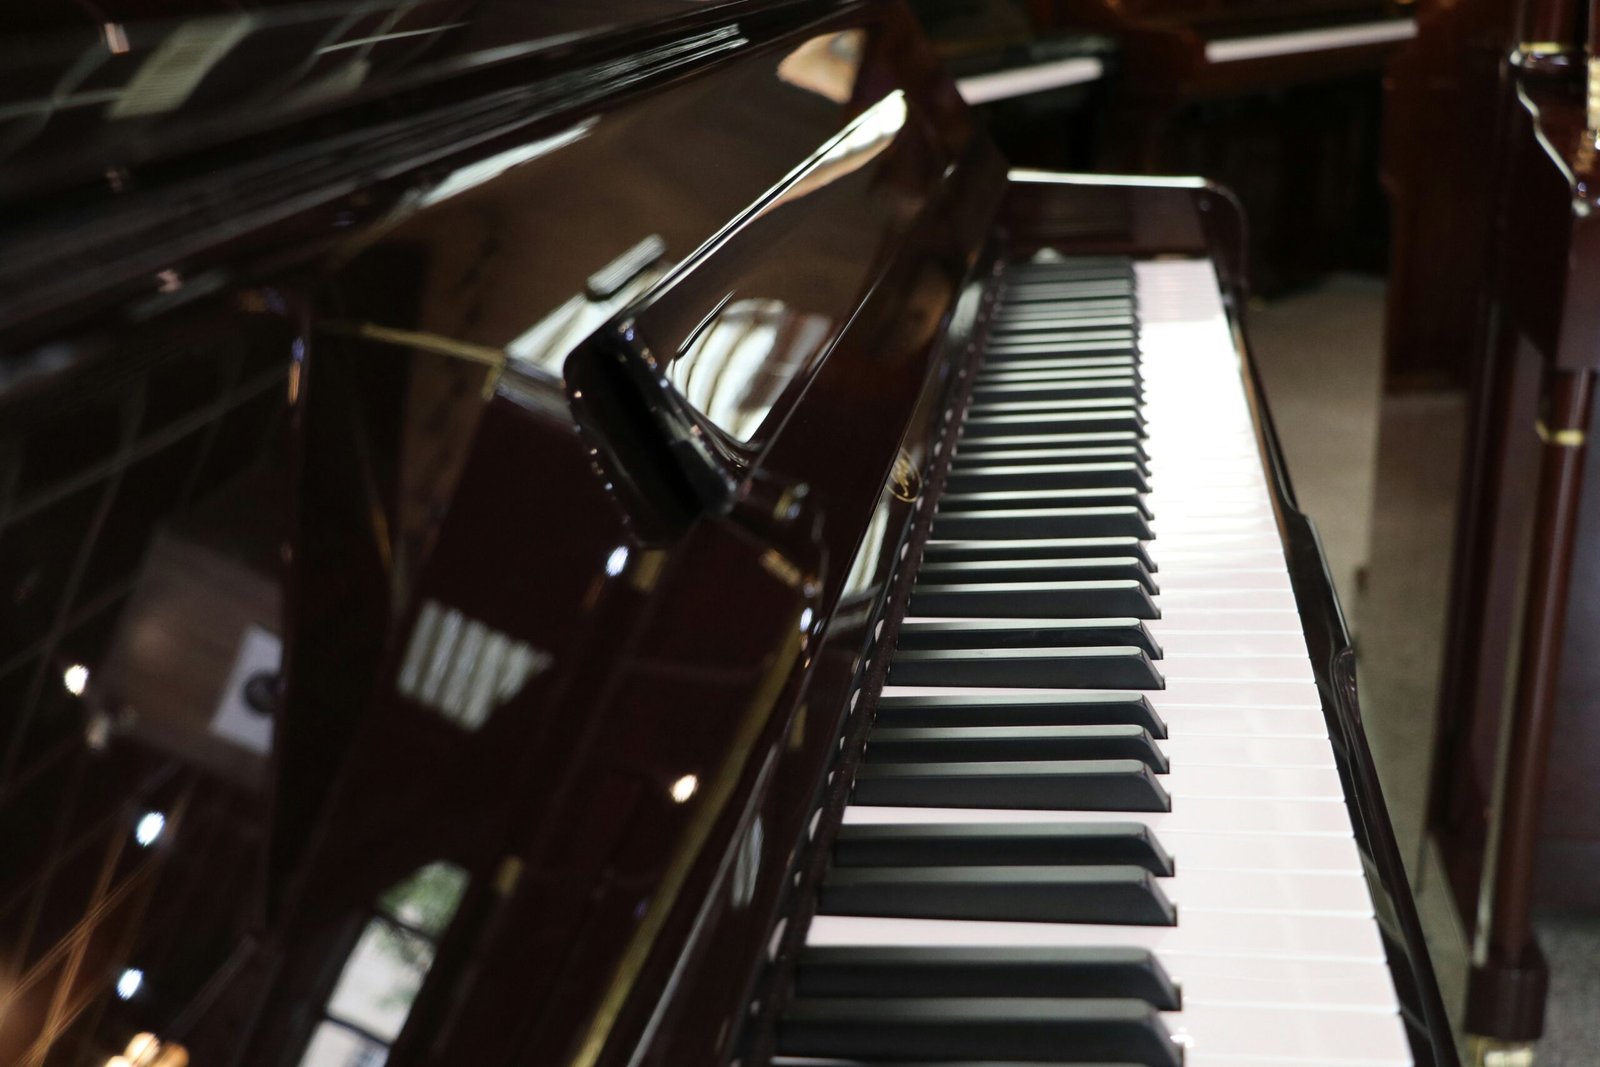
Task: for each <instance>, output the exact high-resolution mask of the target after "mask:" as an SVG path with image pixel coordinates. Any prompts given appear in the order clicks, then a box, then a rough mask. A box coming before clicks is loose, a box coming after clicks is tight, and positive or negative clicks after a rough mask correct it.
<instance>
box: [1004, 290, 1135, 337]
mask: <svg viewBox="0 0 1600 1067" xmlns="http://www.w3.org/2000/svg"><path fill="white" fill-rule="evenodd" d="M1137 314H1138V311H1137V309H1136V308H1135V307H1134V306H1133V301H1131V300H1124V299H1122V298H1121V297H1115V296H1104V297H1095V298H1094V299H1090V300H1074V301H1072V302H1071V303H1068V302H1066V301H1063V302H1061V303H1059V304H1056V305H1054V306H1051V305H1049V304H1017V305H1015V306H1013V307H1001V308H999V309H998V310H997V311H996V312H995V314H994V315H993V316H991V317H990V319H989V323H988V327H989V330H990V331H991V332H994V331H1003V330H1026V329H1028V328H1029V327H1038V328H1042V329H1052V330H1053V329H1055V328H1057V327H1058V326H1061V325H1066V326H1070V325H1072V324H1073V323H1075V322H1080V321H1082V320H1083V319H1087V318H1098V317H1100V316H1102V315H1126V316H1127V317H1128V318H1129V319H1130V320H1133V321H1135V322H1137Z"/></svg>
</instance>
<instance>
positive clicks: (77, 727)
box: [0, 2, 1359, 1067]
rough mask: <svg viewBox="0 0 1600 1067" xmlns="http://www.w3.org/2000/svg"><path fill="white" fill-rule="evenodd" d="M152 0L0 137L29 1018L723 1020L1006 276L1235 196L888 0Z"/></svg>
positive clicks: (246, 1052) (67, 33) (589, 1028)
mask: <svg viewBox="0 0 1600 1067" xmlns="http://www.w3.org/2000/svg"><path fill="white" fill-rule="evenodd" d="M127 6H128V7H129V10H128V11H127V12H121V11H118V12H111V11H110V10H109V9H108V12H107V19H108V21H106V22H104V23H97V24H92V25H83V24H80V25H76V26H71V25H65V24H63V25H55V24H51V25H47V26H43V27H41V28H38V29H37V31H36V37H35V38H30V39H37V40H38V41H40V42H43V43H41V44H40V45H39V48H38V53H37V55H38V64H37V72H39V76H38V78H36V79H35V81H37V82H38V85H39V86H41V87H36V88H35V89H30V90H29V93H27V94H23V97H25V98H26V99H27V100H32V101H35V102H37V101H39V100H55V101H56V103H57V104H59V103H60V100H59V99H58V97H60V91H59V87H60V86H62V85H66V86H68V88H69V89H71V92H77V89H72V88H71V86H72V85H74V84H76V83H74V82H73V81H72V79H71V78H70V77H68V75H69V74H70V72H71V71H73V70H77V69H78V68H77V67H75V66H74V64H75V63H77V62H78V61H79V60H80V59H81V58H82V57H83V56H84V55H89V54H92V55H93V58H94V59H95V62H94V63H92V64H91V63H89V61H88V60H82V64H81V65H82V66H83V67H84V68H91V67H92V69H93V71H98V72H100V74H102V75H103V76H104V79H105V80H104V83H103V84H102V83H95V84H96V85H98V86H99V88H100V89H101V90H103V91H104V94H105V95H104V96H103V97H100V98H96V99H95V100H92V101H91V100H85V101H81V102H78V103H75V104H74V105H73V106H72V107H68V108H66V109H64V110H61V111H60V113H59V114H58V113H57V111H56V110H52V109H46V110H45V111H41V110H40V108H38V107H33V109H32V110H31V111H28V112H27V113H26V115H24V114H23V112H22V111H18V112H17V113H16V114H15V115H13V116H12V118H11V119H8V121H11V120H12V119H14V120H15V121H17V122H18V123H21V125H17V126H14V127H10V129H12V130H13V131H15V132H17V134H18V136H17V138H16V139H15V140H14V141H13V142H12V144H11V154H10V155H9V156H7V157H6V158H5V160H4V161H3V162H0V191H3V192H4V195H6V197H7V199H6V201H5V205H6V208H7V212H6V215H5V218H4V220H3V223H0V224H3V226H4V228H5V230H4V233H0V240H3V244H4V249H5V251H4V252H3V253H0V276H3V277H4V278H5V289H6V294H7V295H6V298H5V300H4V302H3V304H0V331H3V332H0V590H3V592H4V601H3V603H4V610H3V611H0V701H3V702H4V703H3V704H0V725H3V727H4V734H3V736H0V742H3V744H4V745H5V749H4V763H3V764H0V964H3V972H0V973H3V976H4V977H3V981H0V998H4V999H3V1004H4V1009H3V1010H4V1018H5V1020H6V1021H5V1024H4V1026H0V1059H4V1060H5V1061H6V1062H17V1063H23V1064H30V1065H45V1064H51V1065H54V1064H58V1063H59V1064H79V1063H84V1064H90V1063H92V1064H101V1063H105V1062H106V1061H107V1060H108V1059H109V1058H110V1057H112V1056H114V1055H119V1054H123V1053H124V1052H126V1054H127V1056H128V1057H129V1058H135V1057H138V1056H141V1055H143V1056H144V1057H145V1060H144V1061H139V1062H145V1061H148V1062H159V1063H163V1064H167V1065H168V1067H174V1065H176V1064H177V1063H180V1062H183V1060H182V1056H184V1055H186V1056H187V1057H188V1061H189V1062H192V1063H195V1064H197V1065H199V1064H214V1063H215V1064H224V1063H226V1064H273V1065H296V1064H306V1065H310V1067H322V1065H331V1064H344V1063H347V1062H383V1061H385V1060H386V1061H387V1062H388V1063H391V1064H401V1063H406V1064H441V1065H444V1064H451V1065H453V1064H462V1063H474V1064H477V1063H484V1064H491V1063H525V1064H544V1063H577V1064H588V1063H622V1062H654V1063H701V1062H717V1061H718V1060H719V1059H725V1058H727V1057H729V1056H730V1055H732V1054H733V1053H734V1052H735V1051H736V1050H737V1048H738V1047H739V1044H738V1043H739V1042H740V1041H741V1033H740V1029H741V1020H743V1019H744V1018H746V1017H747V1016H748V1013H749V1007H750V998H751V993H752V990H753V989H756V988H758V986H757V981H758V977H759V972H760V970H761V967H762V964H763V962H764V949H765V947H766V946H767V944H768V942H769V939H770V937H771V935H772V932H773V928H774V924H775V923H776V922H777V921H778V920H779V918H780V917H781V916H782V915H783V914H784V913H785V909H786V907H787V906H788V905H789V903H790V902H789V901H787V900H786V899H785V892H786V888H787V886H788V885H790V884H791V883H790V875H791V872H792V871H793V870H795V868H796V865H797V864H798V863H799V862H800V860H801V859H802V858H803V857H802V850H803V845H804V841H805V829H806V826H807V824H808V822H809V820H810V819H811V816H812V813H813V811H814V810H815V805H816V802H817V799H818V795H819V790H820V789H821V788H822V786H823V784H824V781H825V776H826V774H827V771H828V769H829V767H830V765H831V761H832V760H833V758H834V756H835V753H836V750H837V740H838V737H839V732H840V727H841V722H842V720H843V719H844V717H845V716H846V715H847V714H848V713H849V711H850V710H851V708H852V707H853V705H854V703H855V701H854V698H853V695H852V694H853V693H854V692H855V690H856V688H857V686H858V685H859V684H860V681H861V679H862V677H863V672H864V671H866V670H868V669H869V668H870V666H871V663H872V656H873V654H874V651H875V647H874V640H875V638H876V631H877V624H878V623H879V622H880V621H881V619H882V618H883V612H884V610H885V608H884V592H885V590H886V588H887V586H888V585H889V583H890V581H891V578H893V577H894V576H895V571H896V563H897V561H898V559H899V557H900V554H901V550H902V545H903V543H904V540H905V538H906V536H907V533H908V530H909V529H910V528H911V525H912V522H913V519H914V518H915V516H916V513H917V511H918V509H919V507H920V508H925V507H926V501H927V495H926V493H925V492H924V486H923V482H922V478H923V475H924V474H925V472H926V471H927V470H928V469H929V465H930V461H931V456H932V454H933V449H934V446H935V444H936V442H937V441H938V440H939V439H940V438H941V435H942V434H943V432H944V423H945V421H946V420H947V419H948V417H949V416H948V414H947V413H948V411H949V410H950V408H949V405H950V401H951V399H952V397H953V395H954V393H953V390H954V389H955V386H956V382H957V380H958V375H959V373H960V368H961V367H962V366H963V365H964V361H965V360H966V358H967V353H968V345H969V342H970V341H971V340H972V339H973V337H974V334H975V331H977V330H979V329H980V328H981V323H982V321H983V317H984V313H985V308H986V306H987V301H988V300H989V298H990V295H991V293H990V290H991V282H992V271H993V267H994V264H995V263H996V262H997V260H998V259H999V257H1000V256H1001V254H1002V253H1004V254H1007V255H1021V254H1030V253H1031V252H1032V251H1034V250H1037V249H1038V248H1041V247H1046V246H1049V247H1053V248H1061V249H1067V250H1081V251H1089V252H1117V253H1134V252H1137V253H1139V254H1141V255H1146V256H1153V255H1160V254H1166V253H1180V254H1187V255H1194V254H1199V253H1204V252H1206V251H1208V250H1209V251H1210V254H1211V255H1213V256H1214V257H1216V258H1217V259H1218V261H1219V264H1220V267H1221V270H1222V274H1223V278H1224V281H1225V284H1226V286H1227V294H1228V296H1229V299H1230V301H1231V302H1232V303H1233V304H1234V305H1235V306H1238V304H1239V301H1240V299H1241V297H1242V292H1243V263H1242V251H1241V248H1242V246H1241V244H1240V241H1239V230H1238V225H1237V218H1236V217H1235V214H1234V208H1233V206H1232V203H1231V201H1230V200H1229V199H1228V198H1227V197H1226V196H1225V195H1224V194H1221V193H1220V192H1218V191H1216V190H1213V189H1210V188H1208V187H1206V186H1205V185H1204V184H1203V183H1199V182H1185V181H1173V182H1160V181H1153V182H1145V183H1138V182H1134V183H1109V184H1108V183H1104V182H1095V181H1092V180H1087V179H1079V180H1064V181H1056V180H1050V179H1047V178H1043V177H1040V176H1028V175H1011V176H1009V177H1008V175H1007V173H1006V171H1005V168H1004V163H1003V161H1002V160H1001V159H1000V158H999V157H998V155H997V154H996V153H995V152H994V151H993V149H992V148H991V147H990V146H989V144H988V142H987V140H986V138H985V137H984V136H983V134H982V133H981V131H980V130H979V129H978V127H977V126H976V124H975V123H974V121H973V119H972V117H971V115H970V113H969V112H968V111H967V110H966V109H965V107H964V106H963V105H962V103H961V101H960V98H959V96H958V95H957V93H956V90H955V87H954V84H953V83H952V82H951V81H950V80H949V79H948V78H947V77H946V76H945V75H944V73H943V72H942V70H941V69H940V68H939V67H938V65H937V64H936V63H935V62H934V61H933V59H932V58H931V55H930V53H929V51H928V49H927V47H926V45H925V44H924V42H922V41H921V39H920V38H919V37H918V35H917V33H916V31H915V28H914V25H913V23H912V22H911V20H910V18H909V15H908V14H907V13H906V12H905V11H904V10H903V9H902V8H901V7H900V6H898V5H891V4H852V3H820V2H819V3H787V4H772V5H755V4H743V3H728V4H713V5H683V4H676V3H667V2H660V3H638V4H607V5H604V6H603V7H590V6H587V5H541V6H540V7H539V8H538V9H533V8H527V7H526V6H525V5H520V4H509V3H506V4H502V3H488V4H482V5H476V6H471V5H462V4H448V3H442V2H440V3H433V4H420V5H410V6H407V7H405V8H404V9H403V10H402V9H400V8H393V9H391V8H385V7H379V6H364V7H360V8H356V7H350V8H348V9H346V8H343V7H340V8H338V9H337V10H336V11H333V10H332V9H331V8H330V11H331V13H316V14H315V15H314V16H312V15H307V14H306V11H307V10H309V9H301V8H290V7H281V8H280V7H276V6H263V7H262V8H261V9H259V10H253V11H252V12H251V13H250V14H248V16H238V17H235V13H233V12H232V11H231V9H230V11H229V12H224V13H217V12H210V11H209V10H207V11H205V12H196V13H195V15H194V17H193V18H183V19H175V20H169V21H167V22H161V23H156V22H148V21H146V20H145V18H144V16H145V14H146V13H145V12H144V11H143V8H142V7H140V6H138V5H127ZM319 12H320V9H319ZM424 16H426V18H424ZM119 18H125V19H126V20H127V21H126V22H125V23H124V22H116V21H111V20H113V19H119ZM241 19H242V20H244V21H241ZM434 19H437V20H439V21H432V20H434ZM451 20H454V21H451ZM246 23H248V24H246ZM278 30H282V32H281V33H279V32H277V31H278ZM269 31H272V32H269ZM413 31H415V32H413ZM119 34H121V36H119ZM369 38H370V40H369ZM61 40H69V41H70V45H71V46H70V47H58V42H59V41H61ZM174 40H176V41H178V42H179V43H178V44H176V45H175V44H173V43H172V42H173V41H174ZM96 41H98V42H99V44H96V43H95V42H96ZM47 45H48V47H47ZM180 46H181V47H180ZM8 47H9V46H8ZM95 48H103V49H105V50H106V55H105V56H101V55H99V53H96V52H94V49H95ZM174 55H176V56H177V57H178V58H173V57H174ZM184 56H188V57H189V58H188V59H186V60H185V59H184V58H183V57H184ZM347 57H348V58H349V59H351V60H357V59H365V60H367V61H368V66H366V67H362V66H360V65H359V64H357V65H356V66H348V65H346V64H345V59H346V58H347ZM246 60H248V62H246ZM152 64H153V65H154V66H152ZM162 64H168V65H169V67H170V66H171V65H176V66H177V67H178V68H180V73H182V71H184V70H187V72H188V73H187V74H184V76H183V77H178V75H176V74H173V73H172V71H171V69H168V70H167V72H166V77H167V79H168V80H167V81H166V83H165V84H167V85H168V90H167V91H168V93H169V96H168V97H167V98H166V99H167V103H166V105H165V106H164V107H159V106H156V105H154V104H151V103H150V100H151V96H150V94H151V93H154V89H153V88H151V87H150V86H149V85H145V87H144V88H143V89H140V85H141V84H142V83H141V78H145V79H155V78H156V75H157V74H160V73H161V69H162V68H161V65H162ZM185 64H188V66H185ZM236 64H237V66H236ZM197 66H203V67H204V68H205V69H204V70H200V71H198V72H197V71H196V70H194V69H191V68H194V67H197ZM263 69H265V70H270V71H274V72H278V73H281V79H279V80H273V81H270V84H269V83H266V82H263V81H262V77H263V75H262V74H261V71H262V70H263ZM147 70H154V71H156V73H155V74H149V73H141V72H143V71H147ZM208 72H209V73H208ZM113 73H115V77H113V76H112V75H113ZM225 74H226V75H227V77H226V78H225V77H224V75H225ZM84 76H85V78H88V77H89V74H88V73H85V74H84ZM96 76H98V75H96ZM213 77H214V78H216V79H218V82H217V84H216V85H215V86H212V87H211V89H214V90H215V91H214V92H213V91H211V89H208V91H207V92H205V93H199V94H196V93H195V92H194V86H199V85H209V83H208V82H207V80H206V79H207V78H213ZM63 78H66V79H67V80H66V81H63V80H62V79H63ZM185 78H187V79H188V82H185V80H184V79H185ZM340 79H344V80H340ZM91 80H92V79H91ZM185 84H188V85H189V89H188V91H187V92H185V91H184V89H183V87H184V85H185ZM88 86H89V82H88V81H85V82H84V87H83V91H84V92H88V91H89V89H88ZM52 93H55V95H54V96H52V95H51V94H52ZM141 93H143V94H144V95H142V96H141V95H140V94H141ZM29 94H31V95H29ZM68 95H71V93H70V92H69V94H68ZM313 98H314V101H315V103H314V105H313V104H308V103H307V101H308V100H312V99H313ZM19 99H22V97H19ZM73 99H74V100H76V99H77V98H76V97H74V98H73ZM130 99H131V100H132V101H134V103H133V104H130V103H128V101H129V100H130ZM141 100H143V101H144V103H143V104H139V101H141ZM157 103H158V104H159V103H160V101H159V100H157ZM135 105H138V106H137V107H135ZM29 106H30V107H31V106H32V105H29ZM225 106H226V107H227V108H229V109H231V110H228V111H227V112H226V115H227V117H226V118H225V119H224V118H220V117H219V116H220V115H222V114H224V111H223V110H222V109H223V108H224V107H225ZM19 107H21V105H20V104H19ZM52 108H54V105H52ZM119 108H120V109H122V112H123V114H119V113H118V109H119ZM130 108H133V109H134V110H133V111H131V112H130V111H129V109H130ZM139 108H143V109H144V110H142V111H141V110H139ZM28 115H31V116H33V117H32V118H31V119H29V118H27V116H28ZM61 123H66V124H67V125H59V124H61ZM72 123H82V126H81V127H75V128H76V129H77V132H76V133H69V132H68V127H69V126H70V125H71V124H72ZM130 123H131V125H130ZM58 126H59V128H58ZM24 134H25V136H24ZM39 175H46V176H48V177H49V179H50V180H49V181H48V182H46V181H44V180H43V179H39V178H38V176H39ZM46 187H48V188H49V189H51V190H53V191H52V192H50V193H49V194H46V193H44V192H43V191H42V190H43V189H44V188H46ZM1358 754H1359V753H1358ZM141 1035H150V1036H148V1037H146V1036H141ZM157 1044H159V1045H160V1051H159V1052H156V1051H152V1050H153V1049H155V1048H156V1045H157ZM158 1057H165V1058H158ZM363 1057H364V1059H363Z"/></svg>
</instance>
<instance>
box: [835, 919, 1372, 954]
mask: <svg viewBox="0 0 1600 1067" xmlns="http://www.w3.org/2000/svg"><path fill="white" fill-rule="evenodd" d="M806 943H807V944H809V945H933V946H946V947H954V946H960V945H971V946H1006V945H1042V946H1061V947H1071V946H1078V947H1084V948H1103V947H1105V946H1107V945H1124V946H1127V947H1129V948H1142V949H1148V950H1149V951H1151V952H1156V953H1160V954H1165V953H1178V954H1182V955H1187V956H1242V957H1252V956H1261V957H1269V958H1270V957H1277V958H1284V959H1300V960H1316V959H1327V960H1355V961H1361V960H1371V961H1374V962H1377V963H1382V962H1384V959H1385V957H1384V954H1383V942H1382V941H1381V940H1379V938H1378V929H1377V926H1376V924H1374V922H1373V921H1372V919H1371V918H1370V917H1367V916H1362V915H1290V914H1279V913H1275V912H1257V913H1253V914H1252V913H1244V912H1223V911H1201V910H1191V911H1190V912H1189V913H1188V914H1183V915H1180V916H1179V920H1178V925H1177V926H1108V925H1101V924H1097V923H1024V922H988V921H980V920H964V919H884V918H877V917H871V918H869V917H863V916H857V915H818V916H817V917H816V918H814V919H812V920H811V927H810V929H809V930H808V932H807V934H806Z"/></svg>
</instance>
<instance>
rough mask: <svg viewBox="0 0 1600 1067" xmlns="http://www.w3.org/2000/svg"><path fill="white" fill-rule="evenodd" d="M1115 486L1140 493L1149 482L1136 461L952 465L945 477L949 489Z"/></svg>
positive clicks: (975, 490)
mask: <svg viewBox="0 0 1600 1067" xmlns="http://www.w3.org/2000/svg"><path fill="white" fill-rule="evenodd" d="M1112 486H1117V487H1121V488H1126V489H1134V490H1137V491H1138V492H1141V493H1148V492H1149V491H1150V483H1149V482H1148V481H1147V480H1146V479H1145V476H1144V472H1143V471H1142V470H1141V469H1140V465H1139V464H1138V463H1133V462H1123V463H989V464H979V463H976V462H968V463H962V464H959V465H953V466H952V467H951V469H950V473H949V475H948V476H947V477H946V478H945V488H946V490H948V491H949V492H952V493H981V492H985V491H988V490H994V489H1103V488H1107V487H1112Z"/></svg>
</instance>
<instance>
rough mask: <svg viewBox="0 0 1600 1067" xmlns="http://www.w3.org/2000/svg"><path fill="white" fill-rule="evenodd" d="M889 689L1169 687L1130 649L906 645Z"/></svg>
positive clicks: (898, 656)
mask: <svg viewBox="0 0 1600 1067" xmlns="http://www.w3.org/2000/svg"><path fill="white" fill-rule="evenodd" d="M889 684H890V685H959V686H971V687H974V688H977V687H984V686H996V687H1000V688H1013V689H1164V688H1166V683H1165V682H1164V681H1163V680H1162V677H1161V674H1160V672H1158V671H1157V670H1156V668H1155V665H1154V664H1152V663H1151V662H1150V657H1149V656H1146V655H1145V654H1144V652H1143V651H1141V650H1140V649H1137V648H1134V647H1133V646H1131V645H1123V646H1103V647H1090V648H1049V647H1042V648H930V649H912V648H906V647H904V646H902V647H901V648H900V650H899V651H898V652H896V653H895V656H894V659H893V660H891V661H890V663H889Z"/></svg>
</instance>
